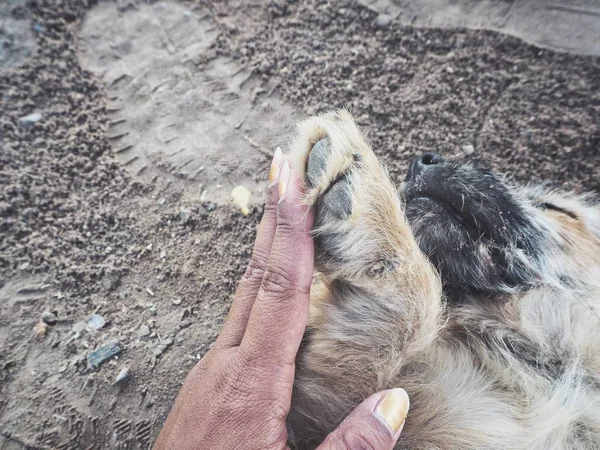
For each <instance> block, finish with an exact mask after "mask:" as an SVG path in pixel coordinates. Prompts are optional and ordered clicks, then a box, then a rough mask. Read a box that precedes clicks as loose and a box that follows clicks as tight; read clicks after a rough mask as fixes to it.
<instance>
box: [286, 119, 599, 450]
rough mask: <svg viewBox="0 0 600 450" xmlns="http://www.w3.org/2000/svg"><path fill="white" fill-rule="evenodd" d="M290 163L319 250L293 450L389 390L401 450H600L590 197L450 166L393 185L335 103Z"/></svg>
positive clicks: (298, 142) (306, 132) (595, 210)
mask: <svg viewBox="0 0 600 450" xmlns="http://www.w3.org/2000/svg"><path fill="white" fill-rule="evenodd" d="M434 156H435V155H433V156H432V155H429V156H427V158H429V159H430V160H431V158H433V157H434ZM289 157H290V159H291V161H292V163H293V165H294V167H295V169H296V170H297V171H298V172H299V173H301V174H304V175H305V179H306V193H305V197H304V198H305V201H306V203H307V204H308V205H310V206H312V207H313V208H314V209H315V229H314V235H315V242H316V246H317V251H316V257H315V267H316V270H317V272H316V274H315V281H314V284H313V290H312V293H311V310H310V319H309V324H308V327H307V329H306V333H305V337H304V341H303V345H302V348H301V351H300V353H299V355H298V358H297V368H296V381H295V387H294V394H293V399H292V410H291V412H290V414H289V417H288V423H289V426H288V428H289V431H290V433H289V434H290V445H291V446H292V448H299V449H307V448H315V447H316V446H317V445H318V444H319V443H320V442H321V441H322V439H323V438H324V436H326V434H327V433H329V432H331V431H332V430H333V429H335V427H337V426H338V425H339V424H340V422H341V421H342V420H343V419H344V417H345V416H346V415H347V414H348V413H349V412H350V411H351V410H352V409H353V408H354V407H356V406H357V405H358V404H359V403H360V402H361V401H362V400H363V399H365V398H367V397H368V396H370V395H371V394H373V393H375V392H377V391H381V390H383V389H389V388H394V387H403V388H404V389H406V391H407V392H408V393H409V395H410V398H411V410H410V412H409V416H408V418H407V420H406V425H405V427H404V431H403V433H402V436H401V438H400V440H399V442H398V444H397V446H396V448H397V449H421V450H426V449H448V450H450V449H461V450H464V449H477V450H481V449H528V450H532V449H590V450H591V449H598V448H600V312H599V311H600V207H599V206H598V204H597V203H596V202H595V200H594V199H593V197H591V196H580V195H575V194H570V193H564V192H559V191H556V190H552V189H550V188H549V187H547V186H543V185H542V186H527V187H520V186H515V185H513V184H511V183H509V182H508V181H507V180H505V179H504V178H501V177H498V176H497V175H495V174H493V173H491V172H489V171H487V170H485V169H482V168H480V167H477V166H474V165H469V164H458V163H452V162H447V161H445V160H444V161H443V162H439V161H442V160H438V162H437V163H435V164H431V167H425V168H423V167H421V169H423V170H420V172H419V171H417V169H416V168H415V167H416V166H415V165H414V164H413V165H412V166H411V170H410V171H409V176H408V177H407V181H406V182H405V183H404V185H403V186H402V187H401V189H400V192H398V191H397V189H396V188H395V187H394V185H393V184H392V183H391V181H390V180H389V178H388V175H387V173H386V171H385V169H384V168H383V167H382V165H381V164H380V163H379V161H378V160H377V158H376V157H375V155H374V153H373V152H372V150H371V148H370V147H369V145H368V144H367V142H366V141H365V139H364V138H363V136H362V135H361V133H360V131H359V130H358V128H357V126H356V125H355V123H354V121H353V120H352V117H351V116H350V114H349V113H348V112H347V111H335V112H332V113H328V114H325V115H322V116H317V117H312V118H310V119H308V120H306V121H304V122H302V123H301V124H300V125H299V127H298V133H297V136H296V138H295V140H294V141H293V142H292V144H291V152H290V156H289ZM435 158H437V156H435ZM424 161H425V160H424V159H422V160H420V162H419V161H418V163H419V164H423V163H424ZM432 161H433V160H432ZM425 162H427V161H425ZM429 162H430V163H431V161H429ZM434 162H435V161H434ZM434 166H435V167H434ZM417 172H418V173H417Z"/></svg>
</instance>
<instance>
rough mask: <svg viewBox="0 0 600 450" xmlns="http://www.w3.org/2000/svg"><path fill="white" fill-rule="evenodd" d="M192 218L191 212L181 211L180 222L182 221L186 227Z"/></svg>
mask: <svg viewBox="0 0 600 450" xmlns="http://www.w3.org/2000/svg"><path fill="white" fill-rule="evenodd" d="M190 217H191V213H190V212H189V210H187V209H184V208H183V209H181V211H179V220H181V224H182V225H185V224H186V223H188V221H189V220H190Z"/></svg>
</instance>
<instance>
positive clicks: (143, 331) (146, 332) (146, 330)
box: [138, 325, 150, 337]
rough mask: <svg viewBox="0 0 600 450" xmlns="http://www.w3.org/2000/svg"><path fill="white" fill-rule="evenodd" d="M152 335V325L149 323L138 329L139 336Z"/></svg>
mask: <svg viewBox="0 0 600 450" xmlns="http://www.w3.org/2000/svg"><path fill="white" fill-rule="evenodd" d="M149 335H150V327H149V326H148V325H142V326H141V327H140V329H139V330H138V336H139V337H146V336H149Z"/></svg>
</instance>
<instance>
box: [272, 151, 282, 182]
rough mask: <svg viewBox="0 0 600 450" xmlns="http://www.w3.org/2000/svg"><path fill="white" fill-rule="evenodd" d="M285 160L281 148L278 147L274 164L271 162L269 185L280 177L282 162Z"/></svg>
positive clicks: (274, 156)
mask: <svg viewBox="0 0 600 450" xmlns="http://www.w3.org/2000/svg"><path fill="white" fill-rule="evenodd" d="M282 159H283V153H282V152H281V147H277V148H276V149H275V154H274V155H273V162H271V170H270V171H269V183H272V182H273V181H275V180H276V179H277V178H278V177H279V172H280V167H279V165H280V164H281V160H282Z"/></svg>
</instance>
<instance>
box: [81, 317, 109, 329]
mask: <svg viewBox="0 0 600 450" xmlns="http://www.w3.org/2000/svg"><path fill="white" fill-rule="evenodd" d="M85 323H86V328H87V329H91V330H99V329H100V328H102V327H103V326H104V325H106V320H105V319H104V317H102V316H101V315H100V314H92V315H91V316H90V317H88V318H87V320H86V322H85Z"/></svg>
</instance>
